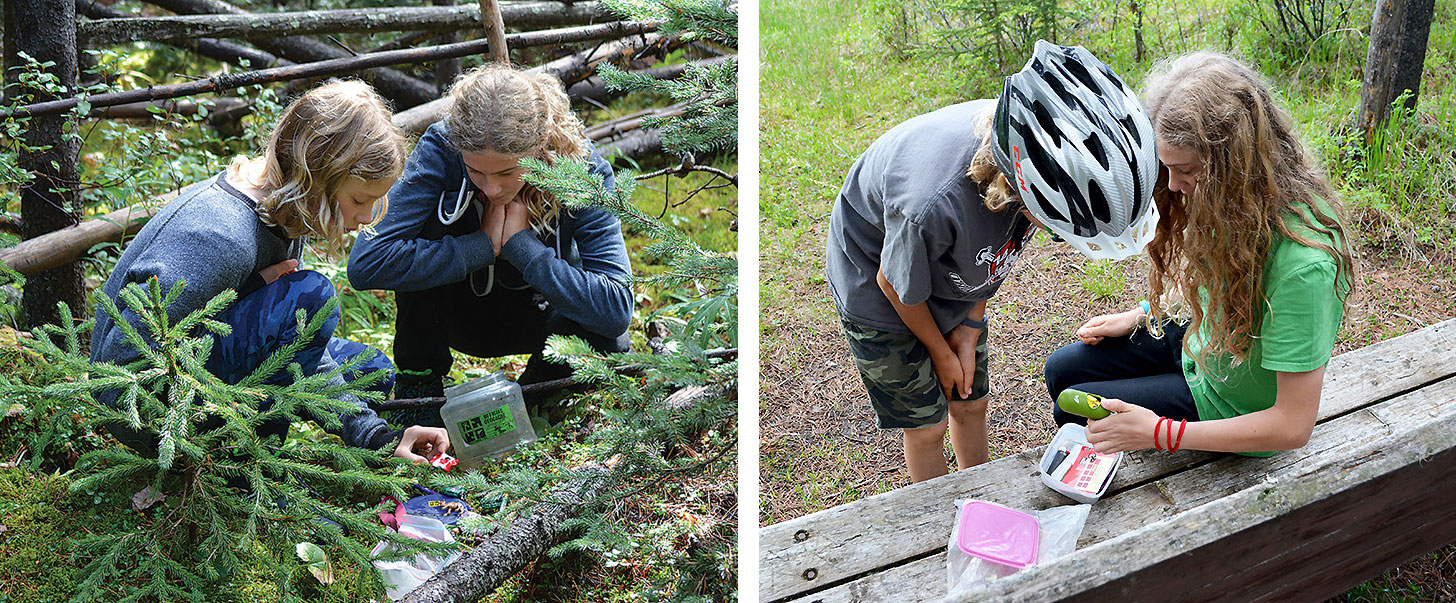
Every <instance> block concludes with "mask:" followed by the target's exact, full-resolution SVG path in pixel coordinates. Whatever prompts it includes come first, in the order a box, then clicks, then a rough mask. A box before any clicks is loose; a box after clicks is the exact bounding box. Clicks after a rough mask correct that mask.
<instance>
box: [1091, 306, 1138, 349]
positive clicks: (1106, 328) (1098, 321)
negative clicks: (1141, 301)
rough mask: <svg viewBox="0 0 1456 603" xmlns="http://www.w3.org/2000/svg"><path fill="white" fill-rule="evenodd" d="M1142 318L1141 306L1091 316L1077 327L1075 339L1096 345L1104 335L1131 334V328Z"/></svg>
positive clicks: (1121, 335) (1119, 335)
mask: <svg viewBox="0 0 1456 603" xmlns="http://www.w3.org/2000/svg"><path fill="white" fill-rule="evenodd" d="M1142 318H1143V311H1142V309H1141V308H1138V309H1136V310H1128V311H1126V312H1119V313H1117V314H1103V315H1101V316H1093V317H1092V318H1091V319H1090V320H1088V321H1087V322H1085V323H1083V324H1082V326H1081V327H1078V328H1077V339H1080V340H1082V343H1085V344H1087V345H1097V344H1099V343H1102V339H1103V338H1105V337H1126V336H1128V335H1131V334H1132V330H1133V329H1134V328H1136V327H1137V324H1138V321H1139V320H1142Z"/></svg>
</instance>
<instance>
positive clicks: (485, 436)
mask: <svg viewBox="0 0 1456 603" xmlns="http://www.w3.org/2000/svg"><path fill="white" fill-rule="evenodd" d="M515 430H516V420H515V417H512V416H511V407H510V406H508V405H507V406H497V407H495V408H492V409H490V410H487V411H485V412H483V413H481V414H478V415H475V416H473V417H471V418H469V419H466V420H464V421H461V422H460V437H462V438H464V439H465V445H466V446H470V445H473V444H475V443H476V442H483V441H485V440H489V439H491V438H495V437H500V436H502V435H505V434H508V433H510V432H512V431H515Z"/></svg>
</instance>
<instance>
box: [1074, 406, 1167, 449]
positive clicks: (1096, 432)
mask: <svg viewBox="0 0 1456 603" xmlns="http://www.w3.org/2000/svg"><path fill="white" fill-rule="evenodd" d="M1102 407H1103V408H1106V409H1107V410H1110V411H1112V414H1111V415H1108V416H1107V417H1106V418H1102V419H1097V420H1092V419H1088V420H1087V443H1089V444H1091V445H1092V449H1093V450H1096V451H1097V452H1098V453H1101V454H1113V453H1116V452H1126V451H1128V450H1142V449H1144V448H1153V428H1155V427H1157V426H1158V415H1157V413H1154V412H1153V411H1151V410H1148V409H1146V408H1143V407H1141V406H1138V405H1136V404H1128V403H1127V402H1123V401H1122V400H1118V399H1116V398H1103V399H1102Z"/></svg>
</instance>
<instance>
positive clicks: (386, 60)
mask: <svg viewBox="0 0 1456 603" xmlns="http://www.w3.org/2000/svg"><path fill="white" fill-rule="evenodd" d="M654 29H656V25H655V24H653V23H640V22H635V21H616V22H612V23H605V24H602V25H587V26H583V27H569V28H566V29H552V30H545V31H533V32H529V33H518V34H510V35H508V36H506V38H507V39H508V40H509V41H510V44H511V46H514V47H527V46H546V45H551V44H561V43H566V42H582V41H589V40H604V39H614V38H620V37H624V36H630V35H639V34H642V33H645V32H649V31H652V30H654ZM486 45H487V42H486V41H485V40H472V41H470V42H460V43H457V44H447V45H444V46H430V47H425V48H410V49H405V50H391V51H387V52H379V53H374V54H366V55H360V56H357V57H349V58H342V59H329V60H326V61H317V62H313V63H303V64H299V65H291V66H287V67H272V68H268V69H260V70H257V71H249V72H244V73H227V74H221V75H218V76H216V77H209V78H204V79H200V80H195V81H191V82H186V83H182V84H168V85H163V86H149V87H147V88H142V89H138V90H127V91H124V92H112V93H107V94H96V95H92V96H89V97H87V98H86V101H87V102H89V103H90V104H91V105H92V106H93V107H105V106H110V105H120V104H127V103H135V102H143V101H151V100H160V99H166V98H176V97H179V96H188V95H192V94H202V93H207V92H225V91H228V90H234V89H237V88H242V87H245V86H252V85H256V84H264V83H269V82H276V81H283V80H292V79H303V78H310V77H322V76H328V75H338V74H340V73H353V72H356V71H360V70H364V69H370V68H374V67H380V66H383V65H399V64H404V63H422V62H427V61H434V60H436V59H441V58H449V57H458V56H468V55H472V54H477V53H479V52H480V51H482V50H484V49H485V46H486ZM431 94H432V95H433V91H432V92H431ZM79 100H80V99H79V98H74V97H73V98H67V99H62V100H55V101H48V102H43V103H34V104H30V105H24V106H21V107H17V108H15V109H11V110H6V111H0V116H3V117H12V116H17V115H30V116H38V115H51V114H56V113H62V112H65V111H69V110H70V109H71V108H73V107H75V106H76V103H77V101H79Z"/></svg>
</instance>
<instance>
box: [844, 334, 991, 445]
mask: <svg viewBox="0 0 1456 603" xmlns="http://www.w3.org/2000/svg"><path fill="white" fill-rule="evenodd" d="M843 322H844V334H845V336H846V337H848V338H849V350H850V352H851V353H852V354H854V363H855V365H856V366H857V367H858V368H859V376H860V379H862V380H864V384H865V389H867V390H869V393H870V404H872V405H873V406H874V408H875V415H877V416H878V421H877V422H878V424H879V426H880V429H915V428H917V427H929V426H931V425H935V424H937V423H940V422H941V421H944V420H945V415H946V410H947V404H948V403H947V402H946V398H945V394H944V393H943V392H941V390H940V380H939V379H937V378H936V376H935V366H934V364H933V363H931V361H930V350H929V349H927V348H926V347H925V344H922V343H920V340H919V339H917V338H916V337H915V336H914V335H912V334H910V333H892V332H889V331H880V330H877V329H872V328H869V327H866V326H864V325H859V324H855V323H853V322H850V321H848V320H845V321H843ZM986 357H987V354H986V329H981V337H980V339H978V340H977V341H976V375H975V377H973V378H972V379H971V396H970V397H969V398H966V400H980V399H981V398H984V397H986V394H989V393H990V392H991V386H990V381H989V379H988V377H987V375H986V373H987V368H988V367H987V364H988V363H987V361H986ZM957 400H960V398H957Z"/></svg>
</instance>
